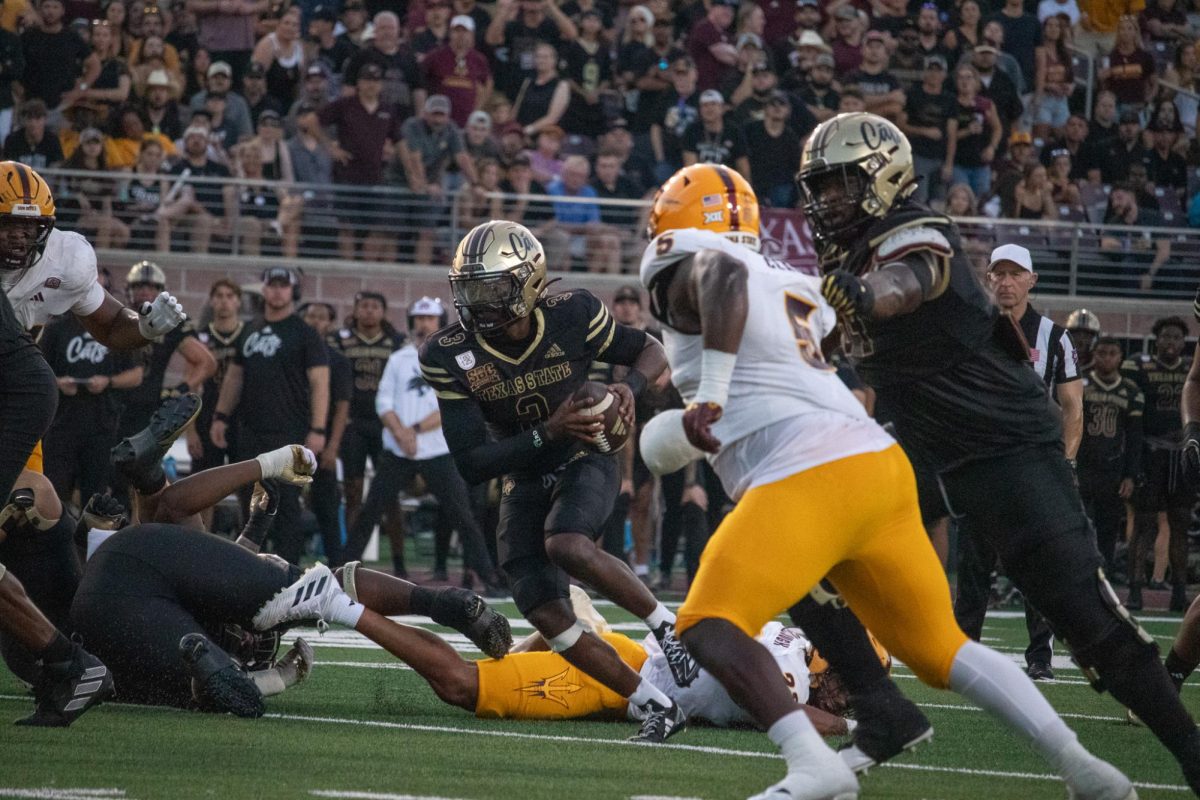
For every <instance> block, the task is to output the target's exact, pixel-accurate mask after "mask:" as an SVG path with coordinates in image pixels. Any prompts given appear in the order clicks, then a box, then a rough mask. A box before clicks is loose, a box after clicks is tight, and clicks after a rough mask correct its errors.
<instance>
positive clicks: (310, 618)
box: [253, 564, 346, 631]
mask: <svg viewBox="0 0 1200 800" xmlns="http://www.w3.org/2000/svg"><path fill="white" fill-rule="evenodd" d="M339 597H346V593H345V592H344V591H342V587H341V586H339V585H338V582H337V580H335V579H334V577H333V573H332V572H330V571H329V567H327V566H325V565H324V564H315V565H313V566H311V567H309V568H308V569H307V570H305V572H304V574H303V575H301V576H300V578H299V579H298V580H297V581H296V582H295V583H293V584H292V585H291V586H285V587H284V588H282V589H280V590H279V591H278V592H276V594H275V596H274V597H272V598H271V599H270V600H268V601H267V602H266V603H264V604H263V606H262V608H260V609H259V610H258V613H257V614H255V615H254V620H253V622H254V627H255V628H256V629H257V630H260V631H269V630H271V629H273V628H277V627H279V626H280V625H287V624H289V623H302V622H311V623H316V625H317V629H318V630H321V631H323V630H324V629H325V628H327V627H328V619H327V617H328V616H329V606H330V604H331V603H333V601H334V600H336V599H338V598H339Z"/></svg>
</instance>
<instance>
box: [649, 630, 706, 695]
mask: <svg viewBox="0 0 1200 800" xmlns="http://www.w3.org/2000/svg"><path fill="white" fill-rule="evenodd" d="M653 633H654V638H655V639H657V640H658V646H659V647H661V648H662V651H663V655H664V656H666V657H667V666H668V667H670V669H671V677H672V678H674V679H675V685H676V686H691V685H692V681H694V680H696V676H697V675H699V674H700V665H699V664H697V663H696V659H694V658H692V656H691V654H690V653H688V651H687V650H686V649H685V648H684V646H683V643H682V642H680V641H679V638H678V637H677V636H676V635H675V626H674V625H672V624H671V623H670V622H664V623H663V624H662V625H659V626H658V627H657V628H655V629H654V631H653Z"/></svg>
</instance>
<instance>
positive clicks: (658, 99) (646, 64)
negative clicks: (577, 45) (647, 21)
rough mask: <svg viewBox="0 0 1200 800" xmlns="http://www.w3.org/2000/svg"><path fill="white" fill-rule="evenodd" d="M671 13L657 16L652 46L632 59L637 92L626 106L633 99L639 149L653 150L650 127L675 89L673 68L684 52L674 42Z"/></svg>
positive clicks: (632, 125) (632, 127)
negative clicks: (672, 89) (669, 94)
mask: <svg viewBox="0 0 1200 800" xmlns="http://www.w3.org/2000/svg"><path fill="white" fill-rule="evenodd" d="M672 19H673V18H672V17H671V16H669V15H668V16H657V17H655V19H654V25H653V28H652V30H651V36H652V37H653V41H652V42H651V44H650V46H649V48H648V49H647V50H645V51H643V52H642V53H641V55H640V56H639V57H637V58H636V59H634V60H633V62H632V64H631V65H630V72H631V79H632V81H633V87H634V89H635V92H636V93H635V94H631V95H630V96H627V98H626V103H627V105H628V104H629V103H630V102H631V101H632V102H633V105H632V107H631V109H630V110H631V111H632V116H630V117H629V120H628V121H629V130H630V133H632V134H633V136H634V139H635V140H636V142H637V145H638V147H639V149H642V150H645V151H648V152H650V151H651V147H650V128H651V126H652V125H653V124H654V122H655V121H656V120H657V119H659V118H661V116H662V114H663V113H664V110H665V108H664V105H663V104H664V103H666V102H667V96H668V93H669V92H670V91H671V88H672V77H671V69H672V66H673V65H674V64H675V62H676V60H678V59H679V58H680V57H681V56H684V52H683V51H682V50H680V49H679V48H678V47H677V46H676V44H675V38H674V29H673V28H672Z"/></svg>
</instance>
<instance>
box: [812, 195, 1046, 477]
mask: <svg viewBox="0 0 1200 800" xmlns="http://www.w3.org/2000/svg"><path fill="white" fill-rule="evenodd" d="M917 227H923V228H932V229H933V230H935V231H937V232H938V233H940V234H942V236H943V237H944V238H945V241H946V243H948V244H949V248H950V252H951V253H952V255H951V256H950V257H949V258H948V259H946V261H945V264H944V266H943V269H944V270H947V272H944V273H943V275H942V276H941V286H940V293H939V294H938V295H937V296H936V297H935V298H934V299H931V300H929V301H927V302H925V303H923V304H922V305H921V306H920V307H919V308H918V309H917V310H916V311H914V312H912V313H911V314H904V315H900V316H897V317H893V318H892V319H888V320H883V321H869V320H863V319H859V320H855V321H854V322H852V323H851V324H848V325H844V326H843V340H844V345H845V348H846V352H847V354H848V355H849V356H850V359H851V361H852V362H853V363H854V367H855V369H856V370H857V371H858V374H859V376H860V377H861V378H862V380H863V381H864V382H865V383H866V384H867V385H868V386H871V387H872V388H874V389H875V392H876V405H875V410H876V416H877V417H878V418H879V419H880V421H881V422H891V423H893V424H894V425H895V426H896V429H897V432H898V434H899V436H900V438H901V440H902V441H903V442H904V445H905V449H906V450H911V451H913V455H914V457H915V458H917V459H919V460H921V461H922V462H923V463H927V464H929V465H930V467H931V468H932V469H934V470H936V471H944V470H947V469H952V468H953V467H955V466H958V465H960V464H962V463H965V462H967V461H970V460H973V459H978V458H988V457H994V456H998V455H1004V454H1007V453H1011V452H1016V451H1018V450H1022V449H1024V448H1026V447H1029V446H1030V445H1033V444H1041V443H1051V442H1059V441H1061V440H1062V424H1061V415H1060V414H1058V412H1057V411H1056V409H1054V408H1052V407H1051V404H1050V402H1049V400H1048V399H1047V397H1046V390H1045V387H1044V386H1043V385H1042V382H1041V380H1040V379H1039V378H1038V377H1037V375H1036V374H1035V373H1034V371H1033V370H1031V369H1030V368H1029V365H1028V364H1027V363H1026V362H1024V361H1022V360H1021V359H1020V358H1018V357H1017V356H1016V355H1014V354H1013V353H1012V352H1010V351H1009V350H1007V349H1005V347H1004V345H1003V344H1002V343H1001V342H1000V341H999V340H998V338H997V333H996V331H997V318H998V315H999V310H998V309H997V308H996V306H995V305H994V304H993V303H992V301H991V299H990V298H989V296H988V295H987V293H986V292H985V291H984V290H983V287H982V286H981V285H980V284H979V281H978V279H977V278H976V276H975V272H974V270H973V269H972V268H971V264H970V263H969V262H968V261H967V257H966V249H965V247H964V246H963V243H962V240H961V239H960V238H959V234H958V228H957V226H956V225H954V223H953V222H951V221H950V219H948V218H947V217H943V216H940V215H937V214H935V213H933V212H932V211H930V210H929V209H928V208H926V207H924V206H922V205H919V204H917V203H915V202H906V203H904V204H903V205H901V206H900V207H898V208H897V209H896V210H895V211H893V212H892V213H891V214H889V215H888V216H887V218H885V219H881V220H877V221H876V222H874V223H873V224H872V225H871V226H870V227H869V228H868V230H867V231H866V233H865V235H864V236H863V237H862V238H861V239H859V240H858V241H857V242H856V243H855V245H854V246H853V247H852V248H851V249H850V250H849V251H847V252H845V253H843V254H842V255H841V256H840V257H839V258H838V259H836V260H835V261H832V262H827V263H825V264H823V265H822V266H823V268H824V269H825V270H826V271H829V270H830V269H837V268H841V269H846V270H849V271H850V272H853V273H855V274H858V275H865V274H867V273H869V272H871V271H873V270H874V269H876V268H878V267H879V266H882V265H881V264H880V263H878V261H877V258H876V256H877V249H878V248H879V247H880V246H881V245H882V244H884V242H885V241H886V240H887V239H888V238H889V237H890V236H892V235H893V234H895V233H898V232H900V231H902V230H904V229H907V228H917Z"/></svg>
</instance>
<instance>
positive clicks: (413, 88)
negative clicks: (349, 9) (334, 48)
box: [345, 11, 425, 119]
mask: <svg viewBox="0 0 1200 800" xmlns="http://www.w3.org/2000/svg"><path fill="white" fill-rule="evenodd" d="M372 24H373V25H374V31H375V35H374V36H373V37H372V38H371V41H370V42H369V43H368V44H367V45H366V46H364V47H363V49H362V50H359V51H358V52H357V53H355V54H354V55H353V56H351V57H350V60H349V61H348V62H346V74H345V80H346V83H347V84H348V85H357V83H358V73H359V71H360V70H361V69H362V68H363V67H364V66H365V65H366V64H374V65H376V66H377V67H379V69H380V70H381V74H382V75H383V89H382V94H381V95H380V100H381V102H382V103H383V104H384V105H386V106H394V107H396V109H397V110H398V112H399V113H400V114H401V118H402V119H407V118H408V117H410V116H412V114H413V109H419V108H421V107H422V105H424V103H425V89H424V88H423V87H422V85H421V71H420V68H419V67H418V66H417V59H416V58H415V57H413V54H412V50H411V49H410V48H409V47H408V45H407V44H405V43H404V42H403V41H402V40H401V38H400V18H399V17H397V16H396V15H395V14H393V13H392V12H391V11H380V12H379V13H378V14H376V15H375V20H374V22H373V23H372Z"/></svg>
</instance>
